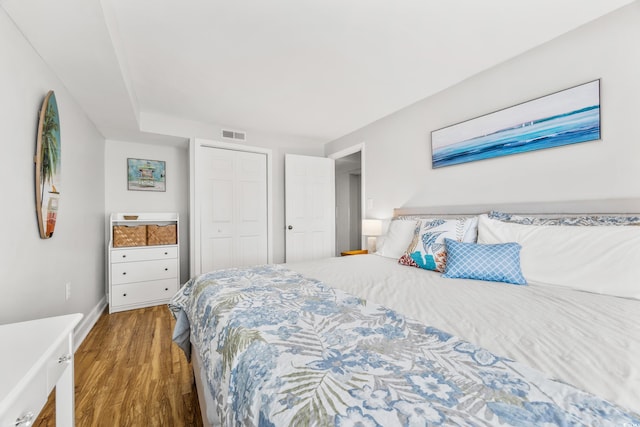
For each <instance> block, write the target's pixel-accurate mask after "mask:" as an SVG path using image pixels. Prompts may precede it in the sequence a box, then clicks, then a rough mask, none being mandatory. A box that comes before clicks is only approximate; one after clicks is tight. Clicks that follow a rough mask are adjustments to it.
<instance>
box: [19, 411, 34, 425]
mask: <svg viewBox="0 0 640 427" xmlns="http://www.w3.org/2000/svg"><path fill="white" fill-rule="evenodd" d="M34 418H35V415H33V412H27V413H26V414H24V415H23V416H21V417H20V418H16V423H15V425H16V427H17V426H20V427H28V426H30V425H32V424H33V419H34Z"/></svg>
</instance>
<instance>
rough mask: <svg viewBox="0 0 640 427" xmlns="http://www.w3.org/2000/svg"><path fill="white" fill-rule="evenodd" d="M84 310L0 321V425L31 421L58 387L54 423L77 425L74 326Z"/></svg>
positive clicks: (13, 425)
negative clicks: (1, 323)
mask: <svg viewBox="0 0 640 427" xmlns="http://www.w3.org/2000/svg"><path fill="white" fill-rule="evenodd" d="M80 319H82V314H79V313H78V314H68V315H66V316H57V317H49V318H46V319H38V320H30V321H27V322H20V323H12V324H8V325H0V348H1V349H2V350H0V427H5V426H6V427H9V426H11V427H15V426H23V427H24V426H30V425H31V424H32V423H33V421H35V419H36V417H37V416H38V414H39V413H40V411H41V410H42V408H43V406H44V405H45V403H46V402H47V397H48V396H49V393H50V392H51V390H52V389H53V387H54V386H55V387H56V425H58V426H64V427H67V426H69V427H73V426H74V425H75V413H74V412H75V404H74V381H73V329H74V328H75V326H76V325H77V324H78V322H80Z"/></svg>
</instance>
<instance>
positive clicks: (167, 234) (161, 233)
mask: <svg viewBox="0 0 640 427" xmlns="http://www.w3.org/2000/svg"><path fill="white" fill-rule="evenodd" d="M176 243H178V239H177V238H176V225H175V224H171V225H147V244H149V245H175V244H176Z"/></svg>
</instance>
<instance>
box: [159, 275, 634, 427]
mask: <svg viewBox="0 0 640 427" xmlns="http://www.w3.org/2000/svg"><path fill="white" fill-rule="evenodd" d="M169 306H170V308H171V310H172V312H173V313H174V315H175V316H176V319H177V322H176V328H175V332H174V340H175V341H176V342H177V343H178V344H179V345H181V347H183V348H184V349H185V350H187V355H188V347H189V335H190V333H191V334H193V337H194V341H195V343H196V348H198V351H199V356H200V359H201V360H202V364H203V365H204V368H205V370H206V373H207V376H208V387H209V391H210V392H211V395H212V396H213V398H214V400H215V401H216V404H217V406H216V411H217V416H218V417H219V419H218V420H217V422H218V423H220V424H221V425H225V426H290V425H291V426H311V425H313V426H315V425H318V426H324V425H335V426H396V425H397V426H425V425H476V426H485V425H516V426H539V425H559V426H577V425H589V426H605V425H607V426H608V425H611V426H621V427H622V426H627V427H637V426H640V417H639V416H638V415H637V414H634V413H630V412H627V411H625V410H624V409H622V408H620V407H617V406H615V405H613V404H611V403H609V402H607V401H604V400H602V399H600V398H598V397H595V396H593V395H590V394H588V393H585V392H583V391H580V390H578V389H576V388H574V387H572V386H570V385H567V384H564V383H561V382H558V381H553V380H551V379H549V378H547V377H546V376H545V375H543V374H542V373H540V372H538V371H535V370H533V369H531V368H528V367H527V366H525V365H522V364H519V363H517V362H514V361H511V360H509V359H506V358H503V357H499V356H496V355H494V354H492V353H490V352H489V351H487V350H484V349H482V348H479V347H477V346H475V345H473V344H471V343H469V342H466V341H463V340H461V339H458V338H456V337H454V336H452V335H449V334H447V333H445V332H442V331H440V330H437V329H435V328H431V327H429V326H426V325H423V324H420V323H418V322H416V321H413V320H411V319H408V318H405V317H404V316H402V315H401V314H399V313H397V312H395V311H392V310H389V309H387V308H385V307H383V306H381V305H377V304H372V303H368V302H367V301H365V300H362V299H360V298H358V297H355V296H352V295H349V294H347V293H345V292H342V291H340V290H336V289H333V288H331V287H329V286H327V285H325V284H323V283H322V282H320V281H317V280H313V279H309V278H305V277H303V276H301V275H300V274H298V273H296V272H293V271H291V270H288V269H286V268H284V267H283V266H278V265H269V266H260V267H253V268H246V269H230V270H221V271H215V272H212V273H208V274H204V275H202V276H200V277H198V278H195V279H192V280H191V281H189V282H188V283H187V284H186V285H185V286H184V287H182V289H181V290H180V291H179V292H178V294H176V295H175V296H174V298H173V299H172V300H171V302H170V304H169ZM425 309H428V302H426V303H425Z"/></svg>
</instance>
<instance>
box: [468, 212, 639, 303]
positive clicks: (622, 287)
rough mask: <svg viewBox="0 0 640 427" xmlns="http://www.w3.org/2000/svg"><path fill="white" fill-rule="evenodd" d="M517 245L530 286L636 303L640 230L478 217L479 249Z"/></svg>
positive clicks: (636, 228)
mask: <svg viewBox="0 0 640 427" xmlns="http://www.w3.org/2000/svg"><path fill="white" fill-rule="evenodd" d="M507 242H517V243H519V244H520V245H522V250H521V252H520V265H521V267H522V273H523V275H524V277H525V278H526V279H527V281H528V282H538V283H545V284H551V285H559V286H566V287H570V288H574V289H578V290H582V291H587V292H594V293H599V294H607V295H614V296H619V297H626V298H635V299H640V227H639V226H600V227H567V226H553V225H521V224H513V223H506V222H501V221H496V220H493V219H490V218H489V217H487V215H482V216H480V220H479V223H478V243H507Z"/></svg>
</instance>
